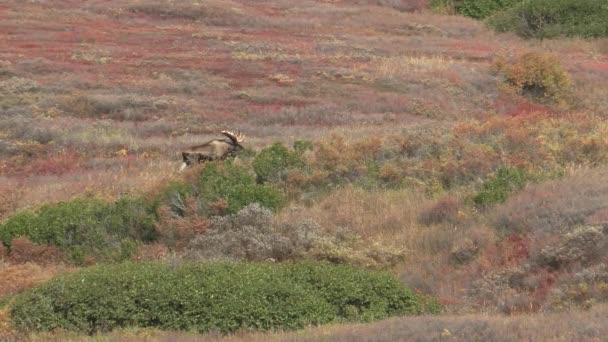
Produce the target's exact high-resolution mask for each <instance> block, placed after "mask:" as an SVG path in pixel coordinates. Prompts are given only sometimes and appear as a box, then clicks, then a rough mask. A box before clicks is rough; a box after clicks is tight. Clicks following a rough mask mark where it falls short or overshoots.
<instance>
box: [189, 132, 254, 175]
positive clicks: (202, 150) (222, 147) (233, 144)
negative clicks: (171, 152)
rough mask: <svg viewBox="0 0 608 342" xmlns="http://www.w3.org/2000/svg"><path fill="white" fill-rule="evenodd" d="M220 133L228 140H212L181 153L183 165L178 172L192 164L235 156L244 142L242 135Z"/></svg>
mask: <svg viewBox="0 0 608 342" xmlns="http://www.w3.org/2000/svg"><path fill="white" fill-rule="evenodd" d="M221 133H222V134H223V135H225V136H226V137H227V138H228V139H213V140H211V141H208V142H206V143H204V144H202V145H197V146H192V147H190V148H189V149H188V150H186V151H184V152H182V159H183V163H182V166H181V168H180V171H181V170H183V169H185V168H186V167H188V166H190V165H192V164H194V163H202V162H205V161H211V160H222V159H226V158H227V157H232V156H235V155H236V153H237V152H239V151H240V150H242V149H243V146H242V145H241V143H242V142H243V141H244V140H245V136H244V135H242V134H240V133H237V134H234V133H232V132H230V131H222V132H221Z"/></svg>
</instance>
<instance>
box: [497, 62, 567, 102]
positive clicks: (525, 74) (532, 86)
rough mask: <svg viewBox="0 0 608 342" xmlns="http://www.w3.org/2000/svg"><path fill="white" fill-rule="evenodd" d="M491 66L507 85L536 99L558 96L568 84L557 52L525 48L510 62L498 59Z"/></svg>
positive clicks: (553, 99) (555, 98) (558, 97)
mask: <svg viewBox="0 0 608 342" xmlns="http://www.w3.org/2000/svg"><path fill="white" fill-rule="evenodd" d="M494 68H495V69H496V70H497V71H498V72H499V73H500V74H502V75H503V76H504V79H505V82H506V84H507V87H508V89H510V90H512V91H514V92H515V93H517V94H520V95H524V96H527V97H531V98H533V99H537V100H552V101H555V100H560V99H561V97H562V96H563V95H564V93H565V91H566V90H567V89H568V87H569V86H570V76H569V75H568V73H567V72H566V70H564V68H563V67H562V65H561V63H560V61H559V59H558V58H557V57H556V56H553V55H550V54H546V53H538V52H527V53H524V54H522V55H521V56H520V57H519V58H518V59H517V60H516V61H514V62H513V63H505V62H504V61H502V60H500V59H499V60H497V61H496V62H495V63H494Z"/></svg>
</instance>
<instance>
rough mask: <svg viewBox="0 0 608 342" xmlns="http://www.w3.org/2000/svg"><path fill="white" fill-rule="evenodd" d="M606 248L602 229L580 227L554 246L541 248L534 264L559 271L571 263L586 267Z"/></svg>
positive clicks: (607, 244)
mask: <svg viewBox="0 0 608 342" xmlns="http://www.w3.org/2000/svg"><path fill="white" fill-rule="evenodd" d="M606 246H608V237H606V235H605V234H604V233H603V228H602V227H597V226H582V227H578V228H576V229H574V230H573V231H572V232H570V233H567V234H565V235H564V236H563V237H562V238H561V239H560V241H558V243H556V244H550V245H548V246H546V247H545V248H543V249H542V250H541V251H540V253H539V255H538V256H537V258H536V259H537V260H536V262H537V263H538V264H539V265H541V266H547V267H551V268H553V269H560V268H562V267H564V266H567V265H569V264H572V263H577V264H580V265H584V266H588V265H589V264H590V263H592V262H596V261H597V260H598V259H599V258H598V257H599V256H600V255H601V252H602V251H603V250H605V248H606Z"/></svg>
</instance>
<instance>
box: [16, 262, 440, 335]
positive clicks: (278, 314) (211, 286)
mask: <svg viewBox="0 0 608 342" xmlns="http://www.w3.org/2000/svg"><path fill="white" fill-rule="evenodd" d="M423 305H424V307H429V308H431V310H433V311H435V310H437V307H436V306H428V305H425V304H424V303H423V302H422V301H421V300H420V298H418V297H417V296H416V295H414V294H413V293H412V291H410V290H409V289H407V288H405V287H404V286H403V285H401V284H400V283H399V281H398V280H396V279H395V278H394V277H393V276H391V275H390V274H388V273H383V272H376V271H368V270H364V269H358V268H354V267H352V266H332V265H327V264H315V263H308V262H306V263H293V264H281V265H272V264H264V263H259V264H251V263H198V264H182V265H180V266H170V265H167V264H162V263H139V264H135V263H130V262H128V263H123V264H119V265H103V266H94V267H91V268H88V269H85V270H82V271H79V272H75V273H71V274H67V275H65V276H62V277H60V278H56V279H54V280H52V281H51V282H49V283H47V284H45V285H43V286H41V287H39V288H36V289H34V290H31V291H29V292H27V293H25V294H22V295H20V296H19V297H18V298H16V300H15V301H14V302H13V303H12V304H11V318H12V319H13V322H14V324H15V326H16V327H18V328H19V329H22V330H27V331H50V330H53V329H57V328H61V329H67V330H72V331H78V332H87V333H95V332H98V331H109V330H112V329H115V328H122V327H156V328H160V329H166V330H192V331H198V332H209V331H220V332H224V333H225V332H234V331H237V330H271V329H299V328H303V327H305V326H307V325H310V324H322V323H327V322H332V321H343V320H355V321H371V320H377V319H383V318H386V317H389V316H394V315H405V314H415V313H420V312H421V310H422V308H423Z"/></svg>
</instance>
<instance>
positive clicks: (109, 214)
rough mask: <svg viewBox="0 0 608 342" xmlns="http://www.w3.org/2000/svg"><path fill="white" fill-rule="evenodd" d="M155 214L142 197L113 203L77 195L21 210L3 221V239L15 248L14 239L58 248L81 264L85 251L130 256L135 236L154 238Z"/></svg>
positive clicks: (101, 255) (106, 256)
mask: <svg viewBox="0 0 608 342" xmlns="http://www.w3.org/2000/svg"><path fill="white" fill-rule="evenodd" d="M154 222H155V217H154V215H153V213H151V212H150V210H149V209H148V208H146V206H145V203H144V202H143V201H141V200H138V199H128V198H123V199H121V200H119V201H117V202H114V203H107V202H104V201H101V200H98V199H77V200H73V201H70V202H60V203H56V204H49V205H46V206H43V207H41V208H39V209H36V210H26V211H22V212H20V213H18V214H16V215H14V216H12V217H10V218H9V219H7V220H6V221H4V222H3V223H2V224H0V240H2V242H3V243H4V245H5V246H7V247H9V248H11V249H12V243H13V241H14V239H16V238H19V237H26V238H28V239H29V240H31V241H32V242H33V243H36V244H44V245H51V246H56V247H58V248H59V249H61V250H62V251H63V252H65V253H66V254H67V257H68V260H69V261H71V262H75V263H82V262H83V261H84V259H85V257H86V256H87V255H89V256H93V257H95V258H97V259H101V260H104V259H106V260H117V259H118V260H119V259H125V258H128V257H129V255H130V253H132V252H133V251H134V249H135V242H134V241H136V240H139V241H151V240H153V239H155V237H156V232H155V227H154Z"/></svg>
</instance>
